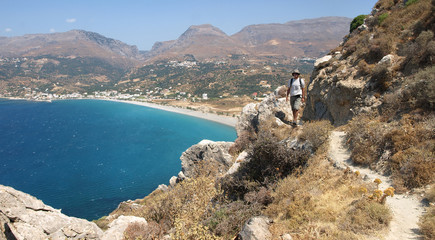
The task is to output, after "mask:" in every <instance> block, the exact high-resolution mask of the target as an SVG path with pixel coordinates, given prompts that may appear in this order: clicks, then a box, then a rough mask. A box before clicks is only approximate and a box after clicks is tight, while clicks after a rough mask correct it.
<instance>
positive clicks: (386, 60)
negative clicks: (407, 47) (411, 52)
mask: <svg viewBox="0 0 435 240" xmlns="http://www.w3.org/2000/svg"><path fill="white" fill-rule="evenodd" d="M393 61H394V55H393V54H388V55H386V56H384V57H383V58H382V59H381V60H380V61H379V62H378V64H387V65H388V66H391V65H392V64H393Z"/></svg>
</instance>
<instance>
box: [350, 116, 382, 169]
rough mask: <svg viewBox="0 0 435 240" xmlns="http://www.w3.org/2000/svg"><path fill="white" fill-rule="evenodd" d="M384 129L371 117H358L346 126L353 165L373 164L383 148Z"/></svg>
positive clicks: (380, 123)
mask: <svg viewBox="0 0 435 240" xmlns="http://www.w3.org/2000/svg"><path fill="white" fill-rule="evenodd" d="M386 130H387V129H386V128H385V126H384V124H383V123H382V122H380V121H379V120H378V119H377V118H375V117H374V116H371V115H360V116H358V117H356V118H354V119H352V121H351V122H350V123H349V124H348V132H347V139H348V142H349V144H350V147H351V152H352V153H351V158H352V161H353V162H354V163H357V164H362V165H370V164H372V163H375V162H376V161H377V159H378V157H379V156H380V154H381V152H382V148H383V146H384V134H385V132H386Z"/></svg>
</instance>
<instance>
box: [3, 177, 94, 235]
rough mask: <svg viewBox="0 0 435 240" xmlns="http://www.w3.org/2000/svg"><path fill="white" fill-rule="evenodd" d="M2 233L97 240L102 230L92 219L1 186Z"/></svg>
mask: <svg viewBox="0 0 435 240" xmlns="http://www.w3.org/2000/svg"><path fill="white" fill-rule="evenodd" d="M0 224H1V226H2V228H0V229H1V230H2V234H0V236H2V235H3V236H8V238H16V239H100V238H101V236H102V234H103V231H102V230H101V229H100V228H99V227H98V226H97V225H96V224H95V223H92V222H89V221H87V220H84V219H80V218H75V217H68V216H66V215H64V214H62V213H61V211H60V210H57V209H54V208H52V207H50V206H47V205H45V204H44V203H43V202H42V201H41V200H39V199H37V198H35V197H33V196H31V195H29V194H26V193H23V192H20V191H18V190H15V189H13V188H11V187H7V186H3V185H0Z"/></svg>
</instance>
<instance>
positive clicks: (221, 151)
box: [178, 140, 233, 181]
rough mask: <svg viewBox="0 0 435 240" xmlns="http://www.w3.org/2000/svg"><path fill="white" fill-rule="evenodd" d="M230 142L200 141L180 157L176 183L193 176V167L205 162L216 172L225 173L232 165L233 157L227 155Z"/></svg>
mask: <svg viewBox="0 0 435 240" xmlns="http://www.w3.org/2000/svg"><path fill="white" fill-rule="evenodd" d="M231 145H233V143H232V142H214V141H210V140H202V141H201V142H199V143H198V144H196V145H193V146H192V147H190V148H189V149H187V150H186V151H185V152H183V154H182V155H181V157H180V160H181V172H180V173H179V174H178V181H180V180H183V179H184V178H186V177H187V178H190V177H193V176H194V175H195V167H196V165H197V164H198V163H200V162H203V161H207V162H208V163H207V164H213V165H214V166H215V167H217V168H218V172H220V173H225V172H226V171H228V169H229V168H230V167H231V166H232V165H233V157H232V156H231V155H230V154H229V153H228V150H229V148H230V147H231Z"/></svg>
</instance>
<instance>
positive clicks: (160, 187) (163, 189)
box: [157, 184, 168, 192]
mask: <svg viewBox="0 0 435 240" xmlns="http://www.w3.org/2000/svg"><path fill="white" fill-rule="evenodd" d="M157 189H158V190H160V191H163V192H166V191H168V186H166V185H165V184H160V185H159V186H158V187H157Z"/></svg>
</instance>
